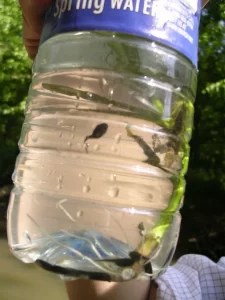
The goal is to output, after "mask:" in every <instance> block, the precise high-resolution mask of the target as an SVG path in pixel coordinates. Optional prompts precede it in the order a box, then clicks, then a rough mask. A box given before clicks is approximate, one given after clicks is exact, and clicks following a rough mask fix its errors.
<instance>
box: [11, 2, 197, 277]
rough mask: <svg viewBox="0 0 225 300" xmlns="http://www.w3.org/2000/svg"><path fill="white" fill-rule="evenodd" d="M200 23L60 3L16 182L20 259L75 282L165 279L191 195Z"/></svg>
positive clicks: (156, 7) (155, 7) (151, 11)
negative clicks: (185, 199)
mask: <svg viewBox="0 0 225 300" xmlns="http://www.w3.org/2000/svg"><path fill="white" fill-rule="evenodd" d="M120 4H121V6H119V5H120ZM110 5H111V6H110ZM199 19H200V1H198V0H192V1H191V0H185V1H184V0H165V1H164V0H158V1H150V0H143V1H138V0H137V1H127V0H124V1H119V0H117V1H116V0H112V1H107V2H106V1H89V2H87V1H86V2H85V1H66V0H64V1H60V0H59V1H56V2H55V4H54V5H53V7H52V8H51V9H50V10H49V13H48V14H47V16H46V23H45V28H44V32H43V36H42V44H41V46H40V48H39V52H38V55H37V57H36V59H35V63H34V66H33V80H32V84H31V87H30V90H29V96H28V102H27V108H26V112H25V121H24V124H23V128H22V133H21V138H20V141H19V146H20V154H19V156H18V158H17V162H16V167H15V172H14V175H13V180H14V184H15V187H14V189H13V191H12V193H11V199H10V205H9V210H8V240H9V244H10V247H11V249H12V252H13V253H14V255H15V256H16V257H18V258H19V259H21V260H22V261H23V262H26V263H32V262H36V263H38V264H39V265H41V266H42V267H43V268H45V269H47V270H50V271H53V272H56V273H59V274H61V275H63V277H64V278H67V279H68V278H90V279H99V280H109V281H110V280H113V281H124V280H130V279H133V278H148V277H149V276H152V277H153V278H155V277H157V276H158V275H159V274H161V273H162V272H164V271H165V269H166V267H167V266H168V264H169V263H170V261H171V258H172V256H173V253H174V250H175V247H176V243H177V238H178V234H179V227H180V213H179V209H180V207H181V206H182V199H183V195H184V190H185V180H184V175H185V172H186V171H187V167H188V157H189V145H188V143H189V140H190V137H191V131H192V118H193V102H194V99H195V93H196V82H197V50H198V47H197V45H198V26H199ZM74 20H76V22H74Z"/></svg>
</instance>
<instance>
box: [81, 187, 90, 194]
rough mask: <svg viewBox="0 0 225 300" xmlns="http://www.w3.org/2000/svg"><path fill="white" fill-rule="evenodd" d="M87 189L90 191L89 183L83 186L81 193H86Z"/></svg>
mask: <svg viewBox="0 0 225 300" xmlns="http://www.w3.org/2000/svg"><path fill="white" fill-rule="evenodd" d="M89 191H90V186H89V185H85V186H83V193H88V192H89Z"/></svg>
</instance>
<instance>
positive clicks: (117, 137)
mask: <svg viewBox="0 0 225 300" xmlns="http://www.w3.org/2000/svg"><path fill="white" fill-rule="evenodd" d="M121 137H122V134H121V133H118V134H117V135H116V136H115V142H116V143H117V144H119V142H120V140H121Z"/></svg>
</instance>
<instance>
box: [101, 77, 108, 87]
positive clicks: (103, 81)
mask: <svg viewBox="0 0 225 300" xmlns="http://www.w3.org/2000/svg"><path fill="white" fill-rule="evenodd" d="M101 83H102V85H103V86H106V85H108V82H107V80H106V79H105V78H102V79H101Z"/></svg>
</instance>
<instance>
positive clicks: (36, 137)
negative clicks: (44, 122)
mask: <svg viewBox="0 0 225 300" xmlns="http://www.w3.org/2000/svg"><path fill="white" fill-rule="evenodd" d="M32 141H33V142H34V143H36V142H37V141H38V136H37V135H36V133H33V134H32Z"/></svg>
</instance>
